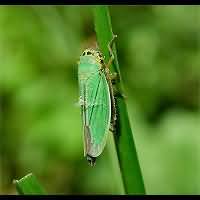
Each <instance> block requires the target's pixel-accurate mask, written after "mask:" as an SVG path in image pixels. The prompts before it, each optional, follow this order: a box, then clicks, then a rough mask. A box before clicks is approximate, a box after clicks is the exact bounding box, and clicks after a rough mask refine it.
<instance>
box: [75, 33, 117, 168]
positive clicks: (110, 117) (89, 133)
mask: <svg viewBox="0 0 200 200" xmlns="http://www.w3.org/2000/svg"><path fill="white" fill-rule="evenodd" d="M115 37H116V36H114V37H113V39H112V40H111V42H110V43H109V44H108V48H109V51H110V54H111V57H110V60H109V62H108V64H105V61H104V57H103V55H102V53H101V52H100V51H98V50H95V49H91V48H88V49H86V50H84V51H83V53H82V54H81V56H80V61H79V65H78V81H79V91H80V99H79V102H80V105H81V116H82V124H83V134H84V137H83V139H84V156H85V157H86V158H87V160H88V162H89V164H90V165H91V166H93V165H94V164H95V160H96V158H97V157H98V156H99V155H100V154H101V153H102V152H103V150H104V148H105V145H106V141H107V136H108V132H109V130H112V131H113V130H114V127H115V121H116V108H115V97H114V94H113V88H112V80H111V73H110V70H109V66H110V64H111V63H112V61H113V60H114V54H113V52H112V49H111V45H112V43H113V40H114V38H115Z"/></svg>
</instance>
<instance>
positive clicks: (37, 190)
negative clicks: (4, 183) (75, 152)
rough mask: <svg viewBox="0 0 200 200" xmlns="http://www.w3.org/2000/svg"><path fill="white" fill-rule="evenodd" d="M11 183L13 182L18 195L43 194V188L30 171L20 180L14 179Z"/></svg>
mask: <svg viewBox="0 0 200 200" xmlns="http://www.w3.org/2000/svg"><path fill="white" fill-rule="evenodd" d="M13 183H14V184H15V186H16V189H17V192H18V193H19V194H20V195H28V194H35V195H36V194H37V195H45V191H44V189H43V188H42V186H41V185H40V184H39V183H38V181H37V179H36V177H35V176H34V175H33V174H32V173H30V174H27V175H26V176H24V177H23V178H21V179H20V180H14V181H13Z"/></svg>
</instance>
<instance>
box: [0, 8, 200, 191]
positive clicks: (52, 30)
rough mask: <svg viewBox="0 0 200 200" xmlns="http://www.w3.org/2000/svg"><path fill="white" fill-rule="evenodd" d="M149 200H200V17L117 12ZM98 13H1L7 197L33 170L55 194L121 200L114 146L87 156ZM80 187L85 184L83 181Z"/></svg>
mask: <svg viewBox="0 0 200 200" xmlns="http://www.w3.org/2000/svg"><path fill="white" fill-rule="evenodd" d="M109 10H110V15H111V18H112V25H113V32H114V33H117V35H118V39H117V54H118V58H120V59H119V60H118V61H119V66H120V72H121V77H122V80H123V84H124V89H125V94H126V96H127V99H126V102H127V109H128V114H129V117H130V125H131V128H132V130H134V133H133V134H134V141H135V145H136V149H137V153H138V159H139V163H140V167H141V170H142V175H143V178H144V182H145V189H146V192H147V194H199V193H200V183H199V179H200V174H199V172H198V168H199V167H198V166H199V164H200V161H199V157H200V146H199V144H198V141H199V131H200V127H199V124H200V123H199V115H200V112H199V80H200V70H199V63H200V43H199V27H198V25H197V24H198V21H199V20H200V12H199V11H200V8H199V7H198V6H110V7H109ZM92 20H93V18H92V12H91V7H90V6H84V7H83V6H45V7H44V6H28V7H27V6H9V7H8V6H7V7H5V6H4V7H0V29H1V30H2V31H0V44H1V45H0V57H1V59H0V101H1V105H2V106H1V108H0V110H1V116H0V120H1V122H2V124H0V125H1V131H0V133H1V134H0V193H1V194H15V193H16V189H15V187H14V185H13V184H12V180H13V179H15V178H18V177H22V176H23V175H24V174H26V173H28V172H29V171H32V172H33V173H34V174H35V175H36V177H37V178H38V179H39V180H40V181H41V183H42V185H43V186H44V188H45V189H46V191H47V193H48V194H51V193H53V194H55V193H57V194H122V193H123V191H122V190H121V185H120V184H121V179H120V173H119V169H118V163H117V162H116V161H115V159H114V158H115V157H116V154H115V147H114V144H113V143H112V136H111V135H109V140H108V145H107V146H106V149H105V152H104V154H102V156H100V158H99V160H98V164H97V165H96V166H95V168H92V169H91V167H90V166H88V165H87V163H86V162H85V159H84V157H83V146H82V145H83V143H82V128H81V116H80V108H79V107H77V106H76V105H75V104H76V102H77V101H78V82H77V63H76V62H77V61H78V59H79V55H80V53H81V52H82V50H83V49H84V48H85V47H86V46H90V45H91V44H93V43H94V41H95V35H96V34H95V32H94V27H93V21H92ZM80 180H81V181H80Z"/></svg>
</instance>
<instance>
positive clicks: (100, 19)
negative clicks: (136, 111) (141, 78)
mask: <svg viewBox="0 0 200 200" xmlns="http://www.w3.org/2000/svg"><path fill="white" fill-rule="evenodd" d="M93 11H94V25H95V31H96V36H97V41H98V45H99V47H100V49H101V51H102V52H103V54H104V56H105V58H106V62H108V60H109V57H110V55H109V50H108V43H109V42H110V41H111V39H112V38H113V32H112V25H111V19H110V14H109V9H108V6H93ZM118 39H119V38H118ZM113 52H114V55H115V60H114V63H113V64H112V66H111V71H112V72H117V73H118V74H119V77H120V81H119V82H118V83H117V84H116V86H117V89H118V91H121V93H122V94H123V87H122V80H121V76H120V69H119V64H118V59H117V53H116V47H115V45H113ZM116 107H117V114H118V115H117V118H118V119H117V130H116V136H115V137H114V139H115V146H116V150H117V155H118V160H119V166H120V169H121V175H122V180H123V185H124V190H125V193H126V194H145V187H144V182H143V178H142V173H141V169H140V165H139V161H138V157H137V152H136V147H135V144H134V140H133V134H132V130H131V126H130V122H129V117H128V112H127V107H126V103H125V98H124V97H123V96H119V97H117V100H116Z"/></svg>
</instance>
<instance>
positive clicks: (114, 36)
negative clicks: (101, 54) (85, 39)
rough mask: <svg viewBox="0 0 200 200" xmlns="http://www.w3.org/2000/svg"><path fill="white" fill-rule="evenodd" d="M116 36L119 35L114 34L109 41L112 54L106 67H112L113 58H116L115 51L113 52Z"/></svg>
mask: <svg viewBox="0 0 200 200" xmlns="http://www.w3.org/2000/svg"><path fill="white" fill-rule="evenodd" d="M115 38H117V35H113V38H112V40H111V41H110V42H109V43H108V50H109V52H110V55H111V57H110V59H109V61H108V63H107V65H106V67H108V68H109V67H110V65H111V63H112V62H113V60H114V58H115V57H114V53H113V51H112V45H113V42H114V40H115Z"/></svg>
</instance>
